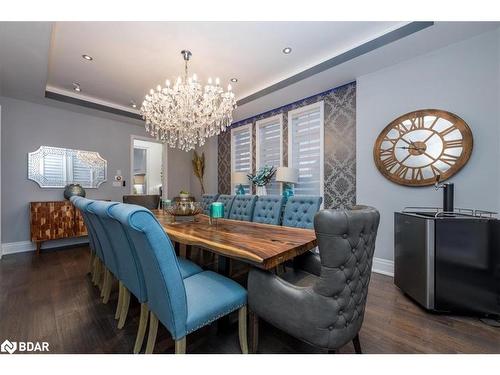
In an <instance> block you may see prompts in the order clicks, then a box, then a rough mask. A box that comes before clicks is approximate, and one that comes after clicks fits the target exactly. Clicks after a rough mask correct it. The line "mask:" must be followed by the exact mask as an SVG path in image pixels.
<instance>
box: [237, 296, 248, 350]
mask: <svg viewBox="0 0 500 375" xmlns="http://www.w3.org/2000/svg"><path fill="white" fill-rule="evenodd" d="M238 336H239V338H240V348H241V352H242V353H243V354H248V340H247V307H246V305H245V306H243V307H241V308H240V309H239V310H238Z"/></svg>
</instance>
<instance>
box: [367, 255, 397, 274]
mask: <svg viewBox="0 0 500 375" xmlns="http://www.w3.org/2000/svg"><path fill="white" fill-rule="evenodd" d="M372 271H373V272H375V273H380V274H382V275H386V276H391V277H394V261H392V260H387V259H382V258H373V265H372Z"/></svg>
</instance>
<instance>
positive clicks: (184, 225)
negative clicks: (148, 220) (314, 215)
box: [152, 210, 317, 270]
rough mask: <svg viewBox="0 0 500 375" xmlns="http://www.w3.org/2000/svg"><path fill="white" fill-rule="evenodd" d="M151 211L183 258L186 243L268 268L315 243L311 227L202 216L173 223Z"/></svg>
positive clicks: (167, 216)
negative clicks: (213, 219)
mask: <svg viewBox="0 0 500 375" xmlns="http://www.w3.org/2000/svg"><path fill="white" fill-rule="evenodd" d="M152 212H153V214H154V215H155V216H156V218H157V219H158V221H159V222H160V224H161V225H162V227H163V229H164V230H165V232H166V233H167V234H168V236H169V237H170V239H171V240H172V241H174V242H178V243H179V244H180V255H181V256H184V257H185V256H186V248H187V246H197V247H201V248H203V249H204V250H208V251H211V252H213V253H215V254H217V255H219V256H222V257H224V258H226V257H227V258H229V259H235V260H238V261H241V262H245V263H248V264H250V265H252V266H255V267H259V268H262V269H267V270H269V269H273V268H275V267H277V266H279V265H280V264H282V263H284V262H286V261H287V260H290V259H293V258H294V257H296V256H297V255H300V254H303V253H305V252H306V251H308V250H311V249H313V248H314V247H316V246H317V242H316V235H315V233H314V230H312V229H302V228H292V227H286V226H280V225H270V224H260V223H253V222H247V221H240V220H229V219H218V220H217V224H215V223H212V224H210V220H209V218H208V216H206V215H196V216H195V219H194V221H187V222H186V221H185V222H181V221H175V222H173V221H172V217H171V216H170V215H168V214H166V213H165V212H163V211H162V210H152Z"/></svg>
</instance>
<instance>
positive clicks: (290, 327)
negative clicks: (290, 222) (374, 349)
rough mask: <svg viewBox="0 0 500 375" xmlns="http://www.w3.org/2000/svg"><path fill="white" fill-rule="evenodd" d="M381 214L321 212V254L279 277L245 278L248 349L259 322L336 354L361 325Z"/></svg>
mask: <svg viewBox="0 0 500 375" xmlns="http://www.w3.org/2000/svg"><path fill="white" fill-rule="evenodd" d="M379 219H380V215H379V213H378V211H377V210H376V209H375V208H372V207H367V206H356V207H354V208H353V209H352V210H322V211H320V212H318V213H317V214H316V216H315V217H314V229H315V231H316V237H317V239H318V247H319V255H318V254H314V253H311V252H308V253H306V254H304V256H301V257H299V258H298V259H297V260H296V262H295V267H294V269H293V270H288V271H287V272H286V273H285V274H283V275H282V276H281V277H279V276H277V275H275V274H273V273H271V272H267V271H263V270H260V269H252V270H251V271H250V274H249V276H248V303H249V307H250V309H251V318H250V324H251V328H250V332H251V334H252V336H253V338H252V339H251V347H252V348H253V350H254V351H255V350H256V349H257V337H258V335H257V332H258V317H260V318H262V319H264V320H265V321H267V322H269V323H271V324H272V325H274V326H275V327H278V328H279V329H281V330H283V331H285V332H287V333H288V334H290V335H292V336H295V337H297V338H298V339H301V340H303V341H305V342H307V343H309V344H312V345H314V346H317V347H320V348H323V349H326V350H328V351H329V352H335V351H336V350H337V349H338V348H340V347H342V346H344V345H345V344H347V343H348V342H349V341H351V340H352V341H353V343H354V346H355V350H356V353H361V346H360V343H359V337H358V332H359V330H360V329H361V325H362V323H363V318H364V312H365V305H366V297H367V293H368V284H369V282H370V276H371V267H372V259H373V252H374V250H375V239H376V236H377V229H378V224H379Z"/></svg>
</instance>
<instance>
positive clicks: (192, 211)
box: [165, 202, 203, 216]
mask: <svg viewBox="0 0 500 375" xmlns="http://www.w3.org/2000/svg"><path fill="white" fill-rule="evenodd" d="M202 211H203V207H202V205H201V203H200V202H173V203H172V204H171V205H170V206H168V207H165V212H166V213H167V214H169V215H172V216H194V215H198V214H200V213H201V212H202Z"/></svg>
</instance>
